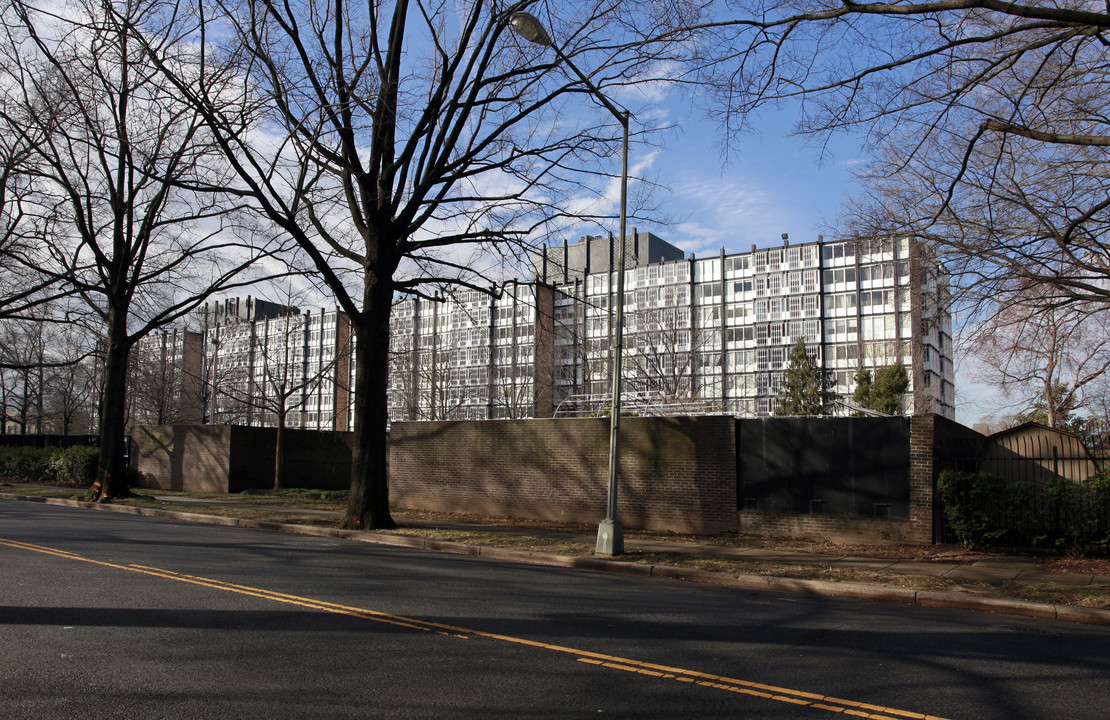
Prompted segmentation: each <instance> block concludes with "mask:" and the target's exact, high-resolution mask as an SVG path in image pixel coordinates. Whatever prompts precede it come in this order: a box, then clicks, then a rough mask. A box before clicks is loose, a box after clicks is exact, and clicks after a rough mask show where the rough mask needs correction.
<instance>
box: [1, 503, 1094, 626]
mask: <svg viewBox="0 0 1110 720" xmlns="http://www.w3.org/2000/svg"><path fill="white" fill-rule="evenodd" d="M0 498H2V499H5V500H22V501H27V502H40V503H44V504H46V505H64V506H68V507H81V508H88V509H91V510H103V511H107V512H117V513H125V514H129V515H142V516H145V517H155V518H165V519H167V520H182V521H185V522H196V523H205V524H208V525H222V526H230V527H243V528H252V529H256V530H272V531H276V532H287V533H295V534H298V535H312V536H316V537H334V538H340V539H343V540H356V541H358V542H364V543H370V544H374V545H387V546H393V547H405V548H413V549H417V550H431V551H433V552H442V553H452V554H456V555H470V556H476V557H484V558H489V559H491V560H510V561H513V562H520V563H527V564H531V565H542V566H546V567H562V568H571V569H575V570H593V571H596V572H608V573H615V574H619V575H631V576H637V577H652V578H660V579H665V580H681V581H686V582H701V583H708V584H712V585H723V586H727V587H735V588H744V589H752V590H764V591H767V590H770V591H776V592H793V593H803V594H808V595H819V596H822V597H834V598H851V599H856V600H872V601H877V602H893V603H901V604H905V605H918V606H920V607H931V608H945V609H949V610H974V611H976V612H990V613H995V614H998V615H1010V616H1015V617H1027V618H1036V619H1040V620H1057V621H1061V622H1073V623H1085V624H1089V625H1110V610H1099V609H1096V608H1084V607H1073V606H1071V605H1053V604H1048V603H1036V602H1030V601H1026V600H1009V599H1005V598H988V597H978V596H976V595H967V594H965V593H957V592H930V591H925V590H905V589H902V588H889V587H876V586H874V585H863V584H859V583H836V582H828V581H824V580H798V579H794V578H782V577H773V576H770V575H732V574H728V573H722V572H713V571H711V570H699V569H696V568H684V567H679V566H674V565H646V564H641V563H631V562H620V561H618V560H605V559H602V558H586V557H574V556H570V555H555V554H551V553H540V552H533V551H530V550H512V549H509V548H498V547H486V546H483V545H468V544H466V543H460V542H451V541H447V540H429V539H427V538H422V537H417V536H412V535H384V534H373V535H371V534H368V533H366V532H363V531H358V530H341V529H339V528H327V527H317V526H315V525H295V524H292V523H280V522H272V521H265V520H249V519H246V518H229V517H223V516H220V515H202V514H200V513H186V512H179V511H174V510H160V509H157V508H140V507H130V506H126V505H111V504H102V503H91V502H82V501H79V500H61V499H59V498H44V497H36V496H33V495H14V494H9V493H0Z"/></svg>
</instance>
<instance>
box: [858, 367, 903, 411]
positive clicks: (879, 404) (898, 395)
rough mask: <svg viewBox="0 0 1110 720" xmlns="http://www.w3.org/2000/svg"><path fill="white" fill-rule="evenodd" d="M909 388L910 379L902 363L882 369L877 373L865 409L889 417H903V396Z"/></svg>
mask: <svg viewBox="0 0 1110 720" xmlns="http://www.w3.org/2000/svg"><path fill="white" fill-rule="evenodd" d="M909 386H910V378H909V375H908V374H907V373H906V366H905V365H903V364H902V363H901V362H897V363H895V364H893V365H887V366H886V367H881V368H879V369H878V370H876V371H875V382H874V384H873V385H872V386H871V396H870V398H869V403H868V404H867V405H866V406H865V407H869V408H871V409H872V410H877V411H878V412H881V413H885V414H887V415H901V414H902V395H903V394H904V393H905V392H906V389H907V388H909Z"/></svg>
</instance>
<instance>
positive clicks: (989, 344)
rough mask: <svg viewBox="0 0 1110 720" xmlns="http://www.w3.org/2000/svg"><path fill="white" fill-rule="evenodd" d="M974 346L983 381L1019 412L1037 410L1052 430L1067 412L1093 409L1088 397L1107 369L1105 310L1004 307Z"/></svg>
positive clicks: (1109, 338)
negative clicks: (1017, 406)
mask: <svg viewBox="0 0 1110 720" xmlns="http://www.w3.org/2000/svg"><path fill="white" fill-rule="evenodd" d="M1085 310H1087V311H1085ZM974 347H975V350H974V355H975V357H976V358H977V359H979V361H980V362H981V363H982V364H983V367H984V368H985V372H984V373H983V377H982V378H981V379H982V380H983V381H985V382H987V383H989V384H991V385H994V386H996V387H998V388H999V390H1001V391H1002V393H1003V394H1004V395H1005V396H1009V397H1014V398H1015V399H1016V400H1017V402H1018V403H1020V407H1021V409H1023V410H1026V411H1028V410H1029V409H1030V408H1041V409H1042V410H1043V413H1044V419H1045V421H1046V422H1047V424H1048V425H1050V426H1051V427H1064V425H1065V419H1066V417H1067V415H1068V413H1069V412H1072V411H1075V410H1080V409H1083V410H1087V409H1094V408H1095V407H1096V406H1097V396H1098V393H1097V392H1094V393H1092V394H1091V395H1092V396H1091V397H1090V398H1088V394H1089V391H1092V390H1097V389H1098V387H1099V384H1100V382H1101V381H1102V379H1103V378H1104V377H1105V375H1106V373H1107V371H1108V370H1110V311H1107V310H1102V311H1090V309H1089V308H1081V307H1078V306H1073V307H1071V308H1069V309H1067V310H1065V309H1060V308H1048V309H1045V308H1042V307H1035V308H1028V307H1020V306H1015V307H1010V308H1006V309H1005V310H1003V311H1002V312H1000V313H999V314H998V315H997V317H995V318H993V319H992V320H991V321H990V322H989V323H987V324H986V326H985V327H984V328H983V331H982V332H981V334H980V336H979V338H978V342H976V343H975V345H974Z"/></svg>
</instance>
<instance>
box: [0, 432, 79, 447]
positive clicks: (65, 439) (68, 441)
mask: <svg viewBox="0 0 1110 720" xmlns="http://www.w3.org/2000/svg"><path fill="white" fill-rule="evenodd" d="M78 445H86V446H90V447H99V446H100V437H99V436H97V435H45V434H40V435H9V434H4V435H0V447H37V448H48V447H56V448H68V447H76V446H78Z"/></svg>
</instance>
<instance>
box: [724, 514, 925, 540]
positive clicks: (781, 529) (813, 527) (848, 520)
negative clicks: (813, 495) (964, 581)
mask: <svg viewBox="0 0 1110 720" xmlns="http://www.w3.org/2000/svg"><path fill="white" fill-rule="evenodd" d="M739 525H740V532H742V533H747V534H751V535H761V536H765V537H789V538H799V539H804V540H819V541H820V540H827V541H829V542H836V543H864V544H874V545H881V544H884V543H895V544H906V545H910V544H921V543H923V542H924V543H929V542H930V540H928V539H926V540H921V539H919V536H918V535H917V534H916V532H915V530H914V526H913V525H912V524H911V523H910V521H907V520H905V519H893V520H887V519H880V518H868V517H858V516H852V515H787V514H784V513H762V512H741V513H739Z"/></svg>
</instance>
